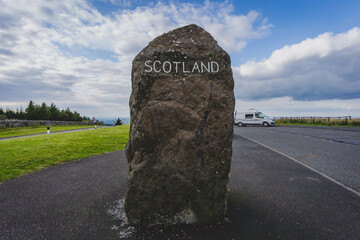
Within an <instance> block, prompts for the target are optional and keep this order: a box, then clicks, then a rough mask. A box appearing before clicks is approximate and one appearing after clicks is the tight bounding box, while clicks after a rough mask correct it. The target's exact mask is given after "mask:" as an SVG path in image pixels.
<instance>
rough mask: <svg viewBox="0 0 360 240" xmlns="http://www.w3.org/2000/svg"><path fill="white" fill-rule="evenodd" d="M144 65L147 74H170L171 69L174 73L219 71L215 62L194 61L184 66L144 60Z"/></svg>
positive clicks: (176, 63)
mask: <svg viewBox="0 0 360 240" xmlns="http://www.w3.org/2000/svg"><path fill="white" fill-rule="evenodd" d="M144 65H145V70H144V71H145V72H147V73H150V72H156V73H160V72H163V73H171V71H172V70H173V69H175V73H204V72H205V73H206V72H208V73H218V72H219V71H220V66H219V64H218V63H217V62H216V61H195V62H194V63H193V64H186V63H185V62H170V61H165V62H161V61H159V60H156V61H154V62H153V61H151V60H146V61H145V63H144Z"/></svg>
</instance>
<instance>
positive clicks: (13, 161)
mask: <svg viewBox="0 0 360 240" xmlns="http://www.w3.org/2000/svg"><path fill="white" fill-rule="evenodd" d="M128 139H129V125H123V126H117V127H109V128H102V129H92V130H87V131H81V132H71V133H58V134H54V135H39V136H32V137H30V136H29V137H24V138H17V139H8V140H2V141H0V182H3V181H7V180H10V179H13V178H16V177H18V176H21V175H25V174H28V173H31V172H34V171H37V170H40V169H43V168H46V167H49V166H52V165H56V164H60V163H64V162H69V161H73V160H77V159H81V158H85V157H89V156H93V155H98V154H102V153H107V152H113V151H117V150H122V149H124V148H125V145H126V143H127V141H128Z"/></svg>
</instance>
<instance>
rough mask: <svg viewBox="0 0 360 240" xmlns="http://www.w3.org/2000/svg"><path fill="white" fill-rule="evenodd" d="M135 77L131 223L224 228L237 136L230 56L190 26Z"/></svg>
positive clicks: (164, 39)
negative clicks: (214, 224) (215, 224)
mask: <svg viewBox="0 0 360 240" xmlns="http://www.w3.org/2000/svg"><path fill="white" fill-rule="evenodd" d="M165 62H168V63H165ZM164 63H165V64H164ZM170 67H171V69H170ZM131 77H132V93H131V96H130V109H131V128H130V139H129V142H128V144H127V147H126V157H127V159H128V164H129V172H128V186H127V192H126V201H125V210H126V213H127V217H128V221H129V223H132V224H146V225H149V224H163V223H165V224H172V223H210V222H216V221H221V220H222V219H223V217H224V214H225V211H226V195H227V187H226V185H227V183H228V178H229V176H228V175H229V171H230V164H231V155H232V137H233V127H232V121H233V111H234V92H233V88H234V80H233V76H232V70H231V62H230V57H229V55H228V54H227V53H226V52H225V51H224V50H223V49H222V48H221V47H220V46H219V45H218V44H217V42H216V41H215V40H214V38H213V37H212V36H211V35H210V34H209V33H208V32H206V31H205V30H204V29H202V28H200V27H198V26H196V25H188V26H185V27H182V28H178V29H175V30H173V31H170V32H168V33H166V34H163V35H161V36H159V37H157V38H155V39H154V40H153V41H152V42H150V43H149V45H148V46H147V47H145V48H144V49H143V50H142V51H141V52H140V53H139V54H138V55H137V56H136V57H135V59H134V61H133V68H132V76H131Z"/></svg>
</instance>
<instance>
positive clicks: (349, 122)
mask: <svg viewBox="0 0 360 240" xmlns="http://www.w3.org/2000/svg"><path fill="white" fill-rule="evenodd" d="M276 125H304V126H332V127H360V119H334V118H332V119H330V118H312V119H311V118H281V119H276Z"/></svg>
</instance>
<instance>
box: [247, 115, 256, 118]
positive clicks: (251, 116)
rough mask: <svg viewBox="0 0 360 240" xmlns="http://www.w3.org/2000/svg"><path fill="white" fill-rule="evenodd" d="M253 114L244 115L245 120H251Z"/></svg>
mask: <svg viewBox="0 0 360 240" xmlns="http://www.w3.org/2000/svg"><path fill="white" fill-rule="evenodd" d="M253 116H254V115H253V114H245V118H253Z"/></svg>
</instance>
